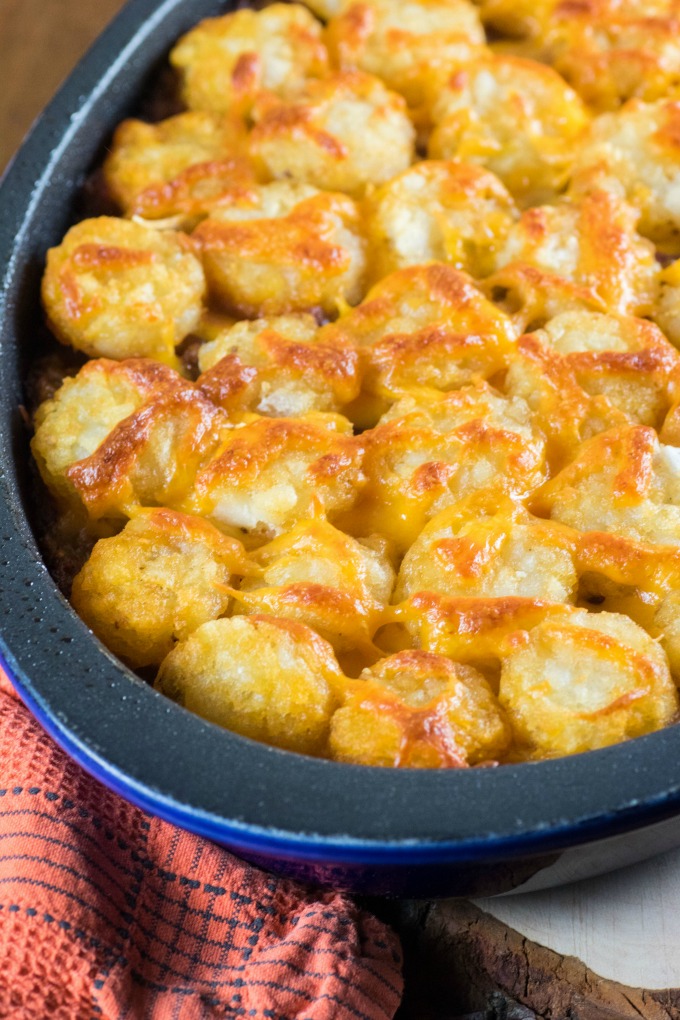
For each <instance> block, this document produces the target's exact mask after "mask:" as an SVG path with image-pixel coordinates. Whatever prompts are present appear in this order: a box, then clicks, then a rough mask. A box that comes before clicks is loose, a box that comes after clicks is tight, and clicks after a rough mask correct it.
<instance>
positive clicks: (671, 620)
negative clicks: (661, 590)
mask: <svg viewBox="0 0 680 1020" xmlns="http://www.w3.org/2000/svg"><path fill="white" fill-rule="evenodd" d="M654 632H655V633H658V635H659V640H660V642H661V647H662V648H663V650H664V651H665V653H666V655H667V656H668V661H669V663H670V667H671V672H672V674H673V676H674V678H675V681H676V683H680V592H678V591H674V592H672V593H671V594H670V595H668V596H667V597H666V598H665V599H664V600H663V601H662V603H661V605H660V606H659V608H658V610H657V612H656V616H655V617H654Z"/></svg>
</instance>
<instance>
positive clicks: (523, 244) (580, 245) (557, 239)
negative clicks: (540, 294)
mask: <svg viewBox="0 0 680 1020" xmlns="http://www.w3.org/2000/svg"><path fill="white" fill-rule="evenodd" d="M637 218H638V214H637V212H636V211H635V210H634V209H633V208H632V206H630V205H628V204H627V203H626V202H624V201H623V200H622V199H620V198H618V197H617V196H616V195H612V194H611V193H609V192H607V191H601V190H596V189H594V190H593V191H590V192H588V193H587V194H586V195H584V196H583V197H582V198H580V199H579V200H578V201H566V200H564V201H561V202H559V203H558V204H557V205H545V206H536V207H535V208H533V209H527V210H526V211H525V212H524V213H523V214H522V217H521V219H520V220H519V222H518V223H517V224H515V225H514V226H513V227H512V228H511V229H510V232H509V234H508V237H507V240H506V241H505V244H503V245H502V247H501V249H500V250H499V251H498V253H497V254H496V257H495V258H496V269H501V268H502V267H504V266H510V265H512V264H514V263H518V262H519V263H524V264H528V265H530V266H535V267H536V268H537V269H539V270H541V271H543V272H548V273H553V274H555V275H557V276H561V277H563V279H565V280H568V281H570V282H571V283H573V284H574V286H575V287H577V288H579V290H580V291H581V292H582V293H581V294H578V295H575V296H578V297H579V299H583V298H586V299H587V297H588V296H590V297H591V298H592V301H593V303H595V304H596V303H601V304H602V305H604V309H603V310H606V311H611V312H619V313H621V314H623V315H639V316H645V315H649V314H650V313H651V311H652V309H653V308H654V302H655V299H656V294H657V289H658V269H659V267H658V264H657V262H656V259H655V257H654V255H655V253H654V247H653V245H652V244H651V243H650V242H649V241H647V240H645V239H644V238H642V237H640V236H639V235H638V234H637V232H636V229H635V228H636V223H637ZM583 292H585V293H583Z"/></svg>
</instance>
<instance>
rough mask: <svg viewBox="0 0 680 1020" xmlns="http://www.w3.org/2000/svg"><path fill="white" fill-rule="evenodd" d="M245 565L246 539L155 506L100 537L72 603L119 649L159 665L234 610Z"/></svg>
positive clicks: (136, 661) (132, 659) (141, 662)
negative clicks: (233, 588)
mask: <svg viewBox="0 0 680 1020" xmlns="http://www.w3.org/2000/svg"><path fill="white" fill-rule="evenodd" d="M245 569H246V559H245V553H244V550H243V547H242V546H241V544H240V542H237V541H236V540H235V539H233V538H227V536H226V535H223V534H221V532H219V531H218V530H217V529H216V528H214V527H213V526H212V525H211V524H208V522H207V521H203V520H201V519H200V518H198V517H188V516H186V515H185V514H179V513H176V512H175V511H173V510H167V509H160V510H151V511H149V512H148V513H141V514H140V515H139V516H138V517H135V518H134V519H133V520H131V521H130V522H129V523H128V524H126V526H125V528H124V529H123V531H121V533H120V534H119V535H116V536H115V537H114V538H105V539H101V540H100V541H99V542H97V544H96V545H95V547H94V549H93V550H92V554H91V556H90V558H89V560H88V561H87V563H86V564H85V566H84V567H83V569H82V570H81V571H80V573H79V574H78V575H77V577H76V578H75V580H74V582H73V591H72V593H71V602H72V604H73V607H74V609H75V610H76V612H77V613H78V615H79V616H80V617H81V618H82V619H83V620H84V621H85V623H86V624H87V625H88V626H89V627H91V628H92V630H93V631H94V632H95V634H96V635H97V637H98V638H99V639H100V640H101V641H103V642H104V644H105V645H106V646H107V648H109V649H110V651H112V652H113V653H114V655H118V656H120V658H122V659H124V660H125V661H126V662H127V663H129V665H131V666H132V667H133V668H135V669H136V668H138V667H140V666H152V665H156V666H158V665H160V663H161V662H162V661H163V659H164V658H165V656H166V655H167V654H168V653H169V652H171V651H172V649H173V648H174V647H175V644H176V642H177V641H183V640H184V639H185V638H187V637H188V636H189V634H191V633H192V632H193V631H194V630H196V628H197V627H200V626H201V624H203V623H207V621H208V620H214V619H216V618H217V617H218V616H221V615H222V614H223V613H225V612H226V611H227V609H228V606H229V601H230V600H229V595H228V593H227V591H226V586H227V585H229V584H230V583H231V582H232V579H233V576H234V575H235V574H243V573H244V572H245Z"/></svg>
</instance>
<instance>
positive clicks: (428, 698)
mask: <svg viewBox="0 0 680 1020" xmlns="http://www.w3.org/2000/svg"><path fill="white" fill-rule="evenodd" d="M509 738H510V728H509V726H508V724H507V722H506V720H505V716H504V713H503V710H502V709H501V707H500V705H499V704H498V701H497V700H496V698H495V697H494V694H493V692H492V690H491V688H490V687H489V684H488V682H487V681H486V680H485V678H484V677H483V676H482V674H481V673H478V672H477V670H475V669H472V667H470V666H464V665H461V664H460V663H457V662H451V660H450V659H446V658H444V656H442V655H433V654H432V653H431V652H422V651H405V652H399V653H397V654H396V655H390V656H389V657H388V658H386V659H382V660H381V661H380V662H378V663H377V664H376V665H375V666H372V667H371V668H370V669H366V670H364V672H363V673H362V674H361V676H360V678H359V679H358V680H355V681H354V682H353V683H350V684H348V685H347V687H346V690H345V694H344V697H343V701H342V705H341V706H340V708H338V709H336V711H335V713H334V715H333V718H332V720H331V734H330V754H331V757H332V758H335V759H336V760H338V761H349V762H355V763H357V764H360V765H383V766H392V767H399V766H402V767H409V768H462V767H465V766H467V765H475V764H478V763H480V762H482V761H489V760H490V759H494V758H496V757H497V756H500V755H502V754H503V752H504V751H505V750H506V748H507V745H508V743H509Z"/></svg>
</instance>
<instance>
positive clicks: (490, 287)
mask: <svg viewBox="0 0 680 1020" xmlns="http://www.w3.org/2000/svg"><path fill="white" fill-rule="evenodd" d="M479 286H480V289H481V290H482V292H483V293H484V294H485V295H486V296H487V297H488V298H490V299H491V300H492V301H493V303H494V304H495V305H496V307H497V308H498V309H499V310H500V311H502V312H504V313H505V315H506V316H507V317H508V319H509V322H510V325H511V327H512V328H513V330H514V332H515V335H516V336H520V335H521V334H522V333H532V332H533V331H534V330H536V329H540V328H541V326H544V325H545V324H546V322H548V321H549V320H550V319H554V318H555V317H556V316H557V315H561V314H562V313H563V312H606V311H607V305H606V303H605V302H604V301H603V299H602V298H601V297H599V295H598V294H597V293H596V292H595V291H594V290H593V288H592V287H585V286H582V285H579V284H576V283H573V282H572V281H571V280H567V279H565V278H564V277H563V276H558V274H557V273H551V272H547V271H546V270H545V269H539V268H537V267H536V266H532V265H530V264H529V263H528V262H511V263H510V264H509V265H507V266H503V268H502V269H499V270H497V271H496V272H495V273H492V274H491V276H487V277H486V278H485V279H484V280H482V281H481V283H480V284H479Z"/></svg>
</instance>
